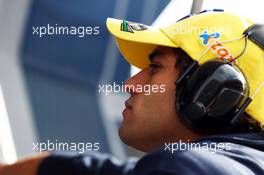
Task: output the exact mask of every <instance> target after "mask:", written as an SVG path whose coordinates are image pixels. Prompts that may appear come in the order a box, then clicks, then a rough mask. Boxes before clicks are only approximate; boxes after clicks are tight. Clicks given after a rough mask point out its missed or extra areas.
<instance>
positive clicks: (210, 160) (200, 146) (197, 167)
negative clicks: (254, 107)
mask: <svg viewBox="0 0 264 175" xmlns="http://www.w3.org/2000/svg"><path fill="white" fill-rule="evenodd" d="M240 140H241V138H240ZM251 142H252V140H251ZM257 142H258V141H256V144H257ZM175 144H176V143H175ZM178 144H179V143H178ZM186 144H187V143H186ZM188 144H189V146H186V145H185V147H184V148H185V149H180V147H179V145H177V146H175V145H172V144H170V145H171V146H170V149H169V148H168V144H167V147H164V148H162V149H159V150H156V151H154V152H152V153H150V154H148V155H146V156H145V157H143V158H142V159H141V160H140V161H139V162H138V163H137V165H136V168H135V173H136V174H137V172H144V173H143V174H155V173H156V172H157V173H156V174H159V173H160V174H166V173H169V174H175V175H176V174H177V175H181V174H188V175H194V174H215V175H218V174H230V175H232V174H241V172H243V173H246V174H250V173H255V174H264V168H263V166H264V152H263V151H262V150H259V149H256V148H254V147H252V146H249V145H243V144H241V143H237V142H236V141H234V140H232V139H226V138H225V139H219V140H216V139H214V138H209V139H203V140H200V141H198V142H194V143H188ZM173 146H174V149H172V148H173ZM176 147H177V148H178V149H177V150H176ZM172 150H173V151H172ZM139 174H140V173H139Z"/></svg>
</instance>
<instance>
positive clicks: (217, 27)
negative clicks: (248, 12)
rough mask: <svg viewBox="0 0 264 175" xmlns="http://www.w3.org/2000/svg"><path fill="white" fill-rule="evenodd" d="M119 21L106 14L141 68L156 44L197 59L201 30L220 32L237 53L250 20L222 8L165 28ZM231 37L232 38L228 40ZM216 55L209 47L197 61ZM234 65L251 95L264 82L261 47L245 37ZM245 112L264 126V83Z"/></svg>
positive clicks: (127, 55) (131, 59) (129, 56)
mask: <svg viewBox="0 0 264 175" xmlns="http://www.w3.org/2000/svg"><path fill="white" fill-rule="evenodd" d="M122 22H123V21H122V20H117V19H112V18H108V19H107V22H106V24H107V28H108V30H109V31H110V32H111V33H112V34H113V35H114V36H115V38H116V41H117V45H118V47H119V49H120V51H121V53H122V54H123V56H124V57H125V58H126V59H127V61H128V62H129V63H130V64H132V65H134V66H136V67H138V68H140V69H143V68H145V67H147V66H148V64H149V58H148V55H149V54H150V53H151V52H152V51H153V50H154V49H155V47H157V46H169V47H175V48H177V47H180V48H181V49H183V50H184V51H185V52H187V53H188V54H189V55H190V56H191V57H192V58H193V59H194V60H197V59H198V58H200V57H201V55H202V54H203V53H204V52H205V50H206V49H207V47H206V46H205V45H203V44H202V41H203V40H202V39H201V37H199V36H200V35H201V34H202V33H203V32H204V31H207V32H208V33H213V32H218V33H220V34H221V37H220V38H219V42H220V43H222V44H223V45H224V47H225V48H226V49H227V50H228V51H230V53H231V54H232V55H233V56H234V57H236V56H237V55H239V54H240V53H241V51H242V50H243V48H244V45H245V40H244V38H242V36H243V32H244V31H245V30H246V29H247V28H248V27H249V26H251V25H252V24H253V22H252V21H250V20H248V19H245V18H241V17H240V16H236V15H233V14H230V13H225V12H217V13H215V12H207V13H203V14H199V15H194V16H192V17H189V18H186V19H184V20H182V21H179V22H177V23H175V24H173V25H171V26H168V27H165V28H154V27H150V26H148V28H147V29H145V30H141V31H138V30H133V32H127V31H122V30H121V25H122ZM239 38H241V39H239ZM231 40H234V41H232V42H228V41H231ZM210 41H211V40H210ZM215 57H217V55H216V54H215V53H214V52H212V50H210V49H208V51H207V52H206V53H205V54H204V56H203V57H202V58H201V59H200V60H199V64H202V63H204V62H206V61H208V60H210V59H213V58H215ZM237 66H238V67H240V69H242V71H243V72H244V74H245V75H246V78H247V80H248V82H249V84H250V95H251V96H252V95H253V94H254V93H255V91H256V90H257V88H258V87H259V86H260V85H261V83H262V82H264V51H263V50H262V49H261V48H260V47H258V46H257V45H256V44H254V43H253V42H251V41H250V40H248V45H247V48H246V50H245V52H244V54H243V55H242V56H241V57H239V59H238V62H237ZM246 112H247V113H248V114H249V115H250V116H252V117H253V118H254V119H255V120H257V121H258V122H259V123H260V124H261V125H263V126H264V87H263V88H261V89H260V91H259V93H258V94H257V95H256V97H255V98H254V99H253V101H252V103H251V104H250V105H249V106H248V107H247V109H246Z"/></svg>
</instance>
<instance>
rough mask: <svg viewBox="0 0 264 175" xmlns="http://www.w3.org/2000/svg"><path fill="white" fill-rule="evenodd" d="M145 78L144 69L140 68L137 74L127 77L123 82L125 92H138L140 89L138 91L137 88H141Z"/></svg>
mask: <svg viewBox="0 0 264 175" xmlns="http://www.w3.org/2000/svg"><path fill="white" fill-rule="evenodd" d="M146 80H147V77H146V70H141V71H140V72H139V73H138V74H136V75H134V76H133V77H131V78H129V79H128V80H127V81H126V82H125V83H124V84H125V89H126V92H127V93H129V94H130V95H131V96H133V95H137V94H139V93H140V92H142V91H139V90H138V89H143V86H144V85H145V84H146ZM139 86H142V87H139Z"/></svg>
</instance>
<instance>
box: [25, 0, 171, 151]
mask: <svg viewBox="0 0 264 175" xmlns="http://www.w3.org/2000/svg"><path fill="white" fill-rule="evenodd" d="M168 2H169V0H162V1H160V0H152V1H151V3H152V4H150V3H149V0H130V1H124V0H123V1H120V0H111V1H109V0H99V1H98V0H97V1H96V0H89V1H87V0H57V1H54V0H34V1H32V5H31V7H30V12H29V14H28V19H27V22H26V28H25V35H24V37H23V41H22V45H21V53H20V54H21V62H22V64H23V71H24V73H25V80H26V87H27V91H28V94H29V96H30V102H31V103H32V109H33V116H34V121H35V124H36V129H37V133H38V138H39V140H40V141H43V142H45V141H47V140H48V139H49V140H53V141H55V140H56V139H58V140H63V141H65V142H77V143H78V142H99V143H100V150H101V151H103V152H110V149H109V143H108V142H107V139H106V137H107V136H106V130H105V126H104V124H103V121H102V120H103V118H102V115H103V114H102V112H101V108H102V106H100V102H99V101H98V84H99V83H104V82H105V83H106V82H114V81H115V82H117V83H118V84H121V83H122V82H124V81H125V80H126V79H127V78H128V77H129V75H130V65H129V64H128V63H127V62H126V61H125V60H124V59H123V58H122V57H121V55H120V54H119V52H118V50H117V49H111V52H116V53H114V54H113V53H109V48H113V46H109V45H113V44H114V42H111V38H110V34H109V33H108V31H107V29H106V26H105V21H106V18H107V17H114V18H120V19H128V20H130V21H137V22H141V23H146V24H149V25H151V24H152V22H153V21H154V20H155V18H156V17H157V16H158V15H159V13H160V12H161V11H162V10H163V8H164V7H165V6H166V5H167V4H168ZM47 24H50V25H52V26H55V25H56V24H57V25H58V26H76V27H78V26H92V27H94V26H99V28H100V34H99V35H90V36H85V37H83V38H80V37H78V36H76V35H75V36H74V35H46V36H43V37H41V38H40V37H37V36H36V35H32V26H47ZM114 47H115V46H114ZM109 55H110V57H109ZM111 55H114V56H115V55H116V57H117V58H111ZM106 59H111V60H110V63H111V64H107V65H105V62H106V61H108V62H109V60H106ZM112 62H115V63H114V67H113V66H112V67H110V70H111V74H112V76H110V77H109V76H107V80H106V79H105V78H104V79H103V81H102V82H101V81H100V80H101V79H102V77H105V75H103V74H104V73H106V72H105V71H104V70H103V69H109V67H108V68H106V66H111V65H113V63H112ZM106 74H107V73H106ZM107 75H108V74H107ZM112 105H113V104H112ZM115 105H119V106H123V104H122V103H120V104H115ZM117 117H119V118H120V119H121V113H120V116H117ZM117 124H118V123H117Z"/></svg>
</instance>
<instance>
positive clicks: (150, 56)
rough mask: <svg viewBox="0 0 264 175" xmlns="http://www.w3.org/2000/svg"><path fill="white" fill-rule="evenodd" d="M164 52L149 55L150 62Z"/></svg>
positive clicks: (154, 52)
mask: <svg viewBox="0 0 264 175" xmlns="http://www.w3.org/2000/svg"><path fill="white" fill-rule="evenodd" d="M161 54H162V52H160V51H157V50H156V51H153V52H152V53H151V54H149V60H150V61H153V60H154V59H155V58H156V57H157V56H159V55H161Z"/></svg>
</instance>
